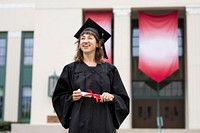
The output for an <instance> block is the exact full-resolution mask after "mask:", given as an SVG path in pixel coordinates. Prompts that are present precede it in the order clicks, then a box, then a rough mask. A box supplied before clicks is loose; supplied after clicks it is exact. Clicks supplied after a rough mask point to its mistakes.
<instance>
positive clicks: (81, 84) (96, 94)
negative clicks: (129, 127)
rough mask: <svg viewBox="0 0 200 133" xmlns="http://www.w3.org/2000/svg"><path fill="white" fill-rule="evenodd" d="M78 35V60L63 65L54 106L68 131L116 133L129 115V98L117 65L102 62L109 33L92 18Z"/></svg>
mask: <svg viewBox="0 0 200 133" xmlns="http://www.w3.org/2000/svg"><path fill="white" fill-rule="evenodd" d="M75 37H76V38H77V39H78V41H77V44H78V47H77V53H76V56H75V61H74V62H72V63H70V64H67V65H66V66H65V67H64V68H63V71H62V73H61V75H60V77H59V80H58V82H57V85H56V88H55V91H54V94H53V97H52V102H53V107H54V109H55V111H56V113H57V115H58V118H59V120H60V122H61V124H62V126H63V127H64V128H69V133H116V129H118V128H119V127H120V125H121V123H122V122H123V121H124V119H125V118H126V116H127V115H128V114H129V97H128V95H127V92H126V89H125V87H124V85H123V83H122V80H121V78H120V75H119V72H118V70H117V68H116V67H115V66H114V65H112V64H109V63H107V62H104V61H103V57H105V58H107V56H106V52H105V48H104V43H105V42H106V41H107V40H108V39H109V38H110V34H109V33H108V32H107V31H105V30H104V29H103V28H102V27H100V26H99V25H98V24H96V23H95V22H94V21H93V20H91V19H90V18H89V19H88V20H87V21H86V22H85V23H84V24H83V26H82V27H81V28H80V29H79V31H78V32H77V33H76V34H75ZM102 47H103V48H102Z"/></svg>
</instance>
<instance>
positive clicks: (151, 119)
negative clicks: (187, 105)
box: [132, 99, 185, 128]
mask: <svg viewBox="0 0 200 133" xmlns="http://www.w3.org/2000/svg"><path fill="white" fill-rule="evenodd" d="M132 103H133V104H132V107H133V109H132V110H133V115H132V116H133V118H132V119H133V122H132V123H133V124H132V127H133V128H157V127H158V120H157V117H158V115H159V116H160V118H162V122H161V123H162V128H184V125H185V117H184V116H185V113H184V112H185V111H184V99H159V102H158V99H133V102H132Z"/></svg>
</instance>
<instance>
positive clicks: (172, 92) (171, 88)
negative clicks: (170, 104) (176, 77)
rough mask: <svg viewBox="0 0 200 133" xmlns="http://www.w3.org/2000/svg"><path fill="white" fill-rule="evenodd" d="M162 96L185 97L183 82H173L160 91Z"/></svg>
mask: <svg viewBox="0 0 200 133" xmlns="http://www.w3.org/2000/svg"><path fill="white" fill-rule="evenodd" d="M159 95H160V96H183V86H182V83H181V82H171V83H169V84H168V85H166V86H165V87H163V88H162V90H160V93H159Z"/></svg>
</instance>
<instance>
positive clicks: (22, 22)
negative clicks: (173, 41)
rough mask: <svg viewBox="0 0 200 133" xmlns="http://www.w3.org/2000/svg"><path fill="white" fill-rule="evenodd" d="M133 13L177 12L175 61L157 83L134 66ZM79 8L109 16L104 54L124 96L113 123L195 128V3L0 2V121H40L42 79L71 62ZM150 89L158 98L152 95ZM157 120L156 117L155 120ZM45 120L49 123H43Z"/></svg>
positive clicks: (48, 112)
mask: <svg viewBox="0 0 200 133" xmlns="http://www.w3.org/2000/svg"><path fill="white" fill-rule="evenodd" d="M138 11H144V12H146V13H151V14H156V15H159V14H164V13H168V12H171V11H178V29H177V30H178V40H179V45H178V46H179V65H180V68H179V70H178V71H176V72H175V73H174V74H172V75H171V76H169V77H168V78H166V79H165V80H164V81H163V82H161V83H160V84H159V88H160V89H157V85H158V84H156V83H155V82H154V81H152V80H151V79H150V78H149V77H147V76H146V75H145V74H143V73H142V72H141V71H140V70H139V69H138V66H137V65H138V45H139V42H138V38H139V34H138V29H139V27H138ZM86 12H110V13H111V14H112V22H111V27H112V30H111V33H112V59H113V64H114V65H115V66H117V68H118V69H119V72H120V75H121V77H122V80H123V82H124V85H125V87H126V89H127V92H128V94H129V96H130V98H131V105H130V107H131V110H130V114H129V116H128V117H127V118H126V120H125V121H124V123H123V124H122V126H121V128H125V129H132V128H139V129H144V128H157V127H158V122H160V121H157V116H158V115H157V113H158V112H159V113H160V116H162V122H163V125H162V127H163V128H170V129H174V128H178V129H189V130H198V129H200V124H199V121H200V115H199V111H200V104H199V101H200V97H199V93H198V92H200V89H199V88H200V83H199V79H200V60H199V57H200V54H199V53H200V46H199V42H200V37H199V34H200V26H199V23H200V2H199V0H190V1H186V0H185V1H183V0H173V1H169V0H162V1H156V0H148V1H144V0H140V1H138V0H133V1H129V0H118V1H117V2H116V1H114V0H109V1H102V0H86V1H84V2H83V1H82V0H73V1H71V0H70V1H65V0H51V1H46V0H40V1H39V0H38V1H37V0H31V1H28V2H27V1H25V0H15V1H14V0H13V1H12V0H11V1H4V0H1V1H0V17H1V21H0V75H1V76H0V121H13V122H25V123H30V125H48V124H50V123H49V122H48V116H54V115H55V112H54V110H53V107H52V103H51V97H50V96H49V94H48V81H49V80H48V79H49V77H50V76H51V75H52V74H54V73H55V74H57V75H59V74H60V73H61V71H62V68H63V66H64V65H66V64H68V63H70V62H72V61H73V58H74V54H75V51H76V45H75V44H74V43H75V41H76V39H75V38H74V37H73V35H74V33H76V31H77V30H78V29H79V28H80V27H81V25H82V23H83V20H84V18H85V13H86ZM157 94H158V95H157ZM158 119H159V118H158ZM51 124H52V123H51Z"/></svg>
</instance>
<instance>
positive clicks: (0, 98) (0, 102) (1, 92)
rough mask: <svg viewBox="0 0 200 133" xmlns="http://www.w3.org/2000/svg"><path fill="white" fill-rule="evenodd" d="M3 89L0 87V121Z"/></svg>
mask: <svg viewBox="0 0 200 133" xmlns="http://www.w3.org/2000/svg"><path fill="white" fill-rule="evenodd" d="M3 97H4V92H3V87H0V120H1V119H3Z"/></svg>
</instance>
